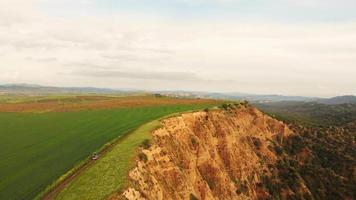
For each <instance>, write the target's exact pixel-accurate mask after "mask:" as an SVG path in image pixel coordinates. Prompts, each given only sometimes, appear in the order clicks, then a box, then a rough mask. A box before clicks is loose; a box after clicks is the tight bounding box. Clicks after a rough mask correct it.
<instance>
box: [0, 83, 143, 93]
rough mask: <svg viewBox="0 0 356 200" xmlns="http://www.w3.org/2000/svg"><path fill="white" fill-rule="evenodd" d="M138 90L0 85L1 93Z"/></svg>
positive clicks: (116, 91) (117, 91) (121, 91)
mask: <svg viewBox="0 0 356 200" xmlns="http://www.w3.org/2000/svg"><path fill="white" fill-rule="evenodd" d="M139 92H143V91H138V90H115V89H109V88H95V87H52V86H41V85H33V84H5V85H0V94H27V95H46V94H126V93H139Z"/></svg>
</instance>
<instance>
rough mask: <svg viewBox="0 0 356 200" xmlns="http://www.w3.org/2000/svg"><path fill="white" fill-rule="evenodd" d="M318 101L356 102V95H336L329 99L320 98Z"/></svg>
mask: <svg viewBox="0 0 356 200" xmlns="http://www.w3.org/2000/svg"><path fill="white" fill-rule="evenodd" d="M318 102H319V103H323V104H356V96H353V95H349V96H338V97H333V98H329V99H320V100H319V101H318Z"/></svg>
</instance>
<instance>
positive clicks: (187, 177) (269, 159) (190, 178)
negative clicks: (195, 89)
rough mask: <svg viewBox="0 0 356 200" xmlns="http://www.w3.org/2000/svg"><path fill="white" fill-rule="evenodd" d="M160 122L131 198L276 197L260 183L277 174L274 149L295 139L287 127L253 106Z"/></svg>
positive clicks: (140, 163)
mask: <svg viewBox="0 0 356 200" xmlns="http://www.w3.org/2000/svg"><path fill="white" fill-rule="evenodd" d="M161 123H162V127H161V128H159V129H157V130H155V131H154V132H153V133H152V134H153V142H152V145H151V147H150V148H148V149H142V153H143V154H144V155H145V156H143V157H144V159H141V160H138V161H137V166H136V168H134V169H133V170H132V171H131V172H130V174H129V175H130V178H131V179H132V180H131V181H132V185H133V187H131V188H128V189H127V190H126V191H125V192H124V193H123V194H122V195H123V196H124V197H125V198H126V199H129V200H136V199H150V200H160V199H162V200H163V199H164V200H168V199H174V200H176V199H177V200H179V199H182V200H183V199H184V200H187V199H190V200H195V199H200V200H204V199H224V200H225V199H268V198H271V194H270V193H268V192H267V191H266V189H265V187H263V186H262V184H261V183H262V182H263V181H262V178H263V177H266V176H270V175H271V173H273V172H272V171H271V170H270V167H271V166H274V165H275V163H276V161H277V157H278V155H277V153H276V151H275V148H274V144H283V142H284V140H285V139H286V138H287V137H288V136H289V135H291V134H293V133H292V131H291V130H290V129H289V128H288V127H287V126H286V125H285V124H283V123H282V122H279V121H277V120H275V119H273V118H271V117H269V116H267V115H265V114H263V113H262V112H260V111H259V110H257V109H256V108H254V107H251V106H248V105H239V106H233V107H229V108H227V109H218V110H211V111H208V112H203V111H201V112H195V113H188V114H183V115H181V116H178V117H172V118H169V119H165V120H162V122H161ZM300 188H301V190H303V185H302V186H301V187H300ZM304 192H305V193H308V191H307V189H305V191H304ZM285 193H286V194H285V196H288V191H285Z"/></svg>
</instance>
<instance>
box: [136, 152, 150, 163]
mask: <svg viewBox="0 0 356 200" xmlns="http://www.w3.org/2000/svg"><path fill="white" fill-rule="evenodd" d="M138 158H139V159H140V160H141V161H144V162H147V161H148V157H147V155H146V154H144V153H143V152H141V153H139V154H138Z"/></svg>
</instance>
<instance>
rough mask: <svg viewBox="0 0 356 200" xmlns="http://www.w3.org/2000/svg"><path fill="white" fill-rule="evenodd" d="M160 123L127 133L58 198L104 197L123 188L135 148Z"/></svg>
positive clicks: (148, 137)
mask: <svg viewBox="0 0 356 200" xmlns="http://www.w3.org/2000/svg"><path fill="white" fill-rule="evenodd" d="M158 126H159V121H158V120H154V121H152V122H149V123H147V124H145V125H143V126H141V127H140V128H139V129H137V130H135V131H134V132H133V133H131V134H130V135H128V137H127V138H125V139H124V140H122V141H120V142H119V143H118V144H117V145H115V147H114V148H113V149H112V150H111V151H110V152H108V153H107V154H106V155H105V156H104V157H103V158H101V159H100V160H98V161H97V162H96V163H95V164H94V165H93V166H92V167H90V168H89V169H88V170H86V171H85V172H83V173H82V174H81V175H80V176H79V177H77V179H75V180H74V181H73V182H72V183H71V184H70V185H69V186H68V187H67V188H66V189H64V190H63V191H62V192H61V193H60V194H59V195H58V197H57V198H56V199H58V200H70V199H73V200H75V199H86V200H90V199H93V200H97V199H103V198H105V197H106V196H108V195H110V194H111V193H112V192H113V191H116V190H117V189H119V188H121V187H122V186H123V185H124V184H125V181H126V180H127V177H126V176H127V174H128V172H129V170H130V168H131V167H132V164H133V162H131V161H133V159H134V156H135V150H136V149H137V148H138V147H139V146H140V145H141V144H142V142H143V141H144V140H146V139H150V134H149V133H150V131H152V130H153V129H155V128H156V127H158Z"/></svg>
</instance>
